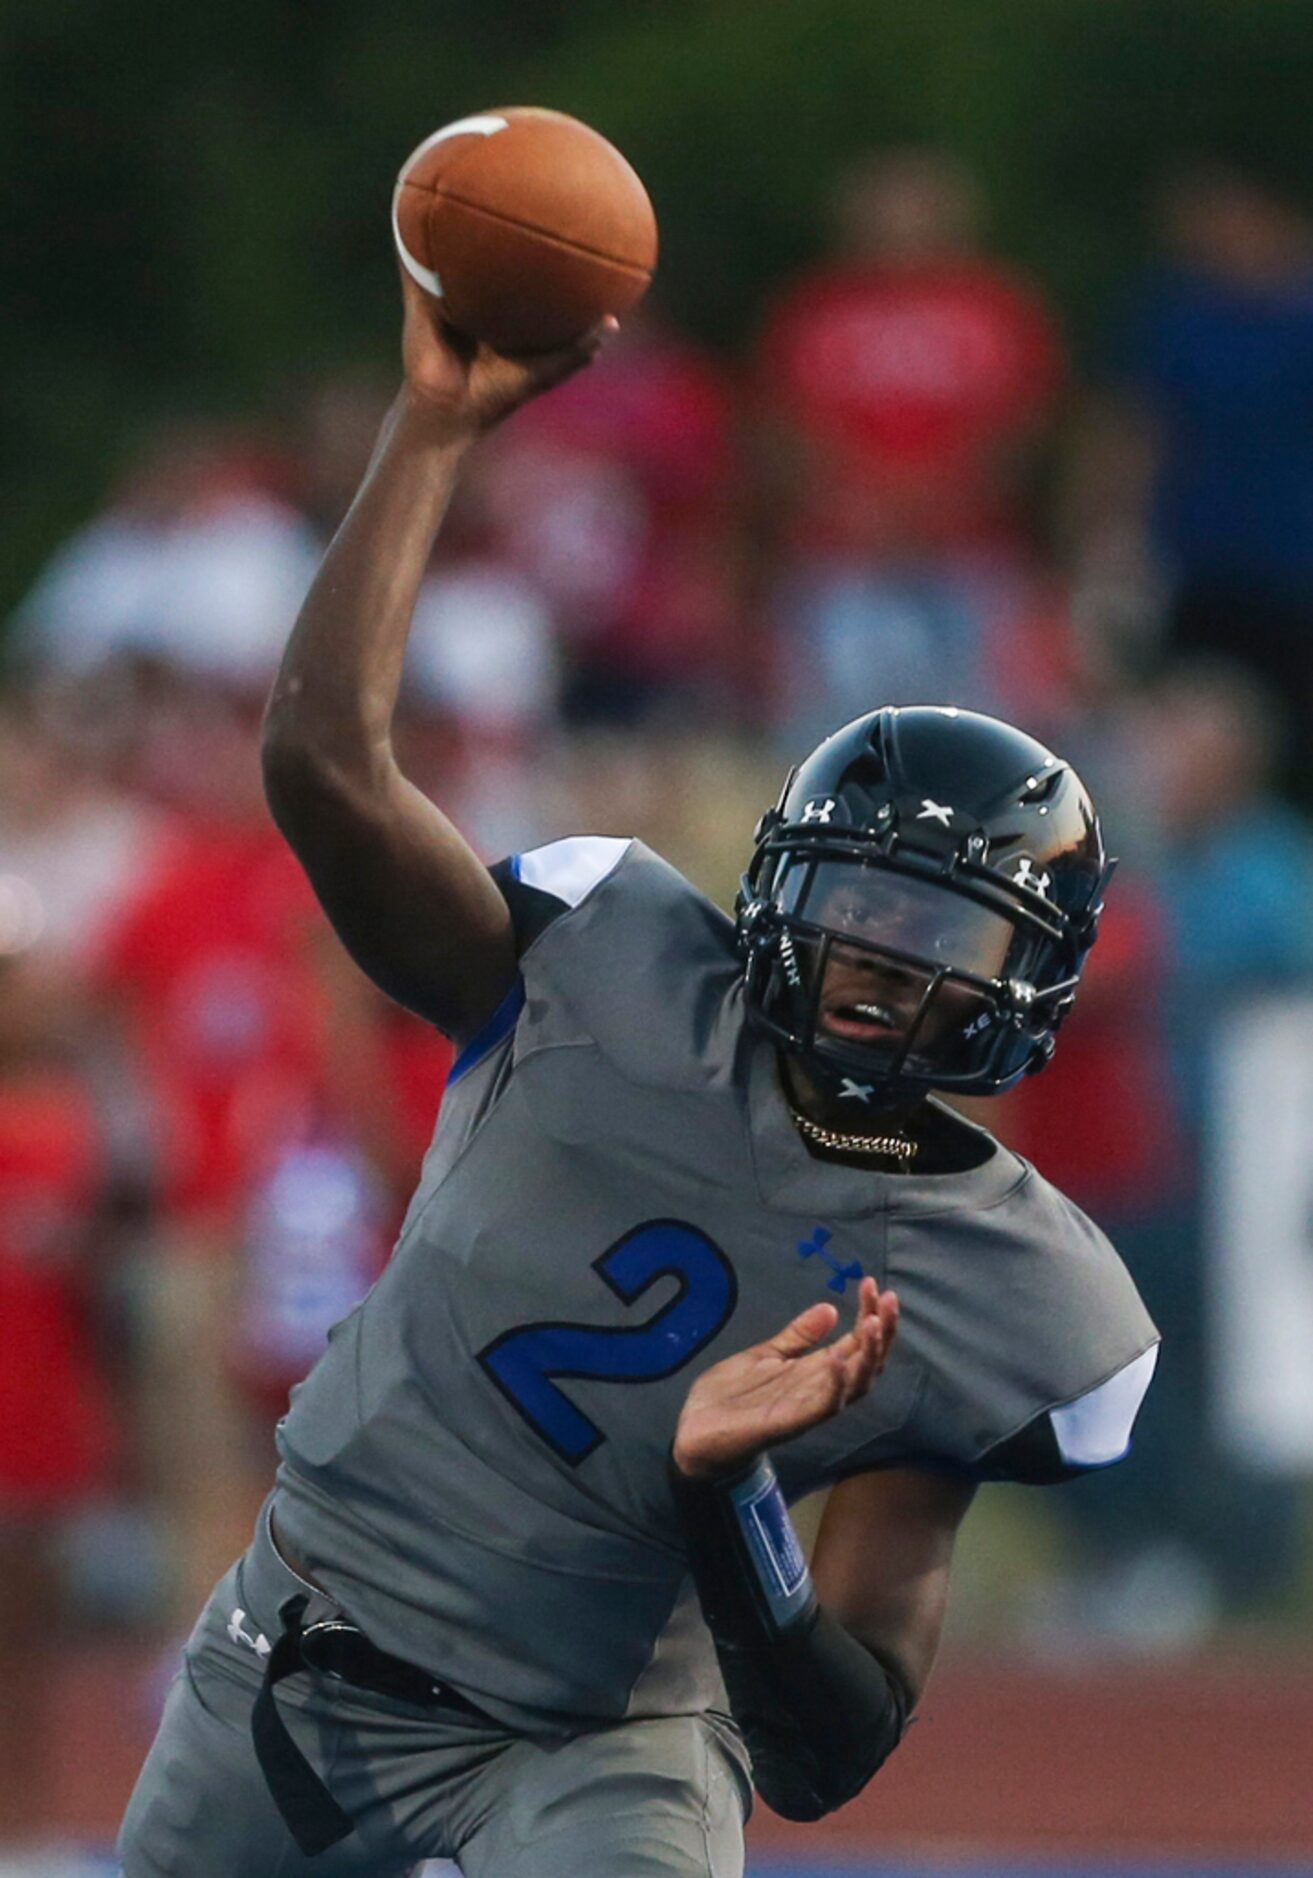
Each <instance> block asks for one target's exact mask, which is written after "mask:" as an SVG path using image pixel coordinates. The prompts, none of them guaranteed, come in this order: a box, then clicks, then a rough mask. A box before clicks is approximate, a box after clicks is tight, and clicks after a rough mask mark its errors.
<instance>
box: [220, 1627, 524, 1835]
mask: <svg viewBox="0 0 1313 1878" xmlns="http://www.w3.org/2000/svg"><path fill="white" fill-rule="evenodd" d="M311 1602H312V1600H311V1598H310V1597H309V1596H308V1595H307V1596H298V1597H292V1598H288V1600H287V1602H286V1603H285V1604H283V1605H282V1606H281V1607H280V1609H279V1613H278V1614H279V1616H280V1617H281V1618H282V1620H283V1632H282V1635H281V1636H280V1637H279V1638H278V1640H277V1642H276V1643H275V1644H274V1646H273V1648H272V1650H271V1651H270V1652H269V1659H268V1662H267V1663H266V1665H265V1673H264V1681H263V1682H262V1683H261V1685H260V1693H259V1694H258V1695H257V1696H256V1698H255V1707H254V1708H253V1709H252V1711H251V1735H252V1738H253V1740H254V1742H255V1756H256V1759H257V1760H258V1761H259V1763H260V1771H261V1772H262V1773H263V1775H264V1777H265V1780H266V1782H267V1783H268V1786H269V1791H270V1793H271V1794H272V1795H273V1799H274V1804H275V1806H277V1808H278V1811H279V1812H280V1813H281V1814H282V1816H283V1820H284V1822H285V1823H286V1826H287V1830H288V1831H289V1832H290V1833H291V1835H292V1837H293V1838H294V1839H295V1840H296V1843H297V1845H298V1846H299V1847H300V1849H301V1851H302V1853H303V1854H304V1856H305V1857H306V1858H313V1857H314V1856H315V1854H316V1853H318V1852H326V1851H327V1850H328V1848H329V1846H330V1845H336V1844H337V1842H338V1840H339V1839H345V1838H346V1837H347V1835H348V1833H350V1832H352V1831H353V1830H354V1825H355V1822H354V1821H353V1820H352V1818H351V1815H350V1814H349V1813H347V1812H345V1811H344V1810H343V1809H342V1807H340V1806H339V1805H338V1803H337V1801H336V1800H335V1799H334V1798H333V1796H332V1794H331V1793H330V1792H329V1791H328V1788H327V1787H326V1786H325V1785H324V1783H323V1781H322V1780H321V1779H320V1778H319V1775H318V1774H317V1773H316V1772H315V1770H314V1768H313V1767H312V1766H311V1765H310V1763H309V1761H308V1760H307V1759H306V1757H305V1755H304V1754H302V1752H301V1750H300V1748H299V1747H297V1745H296V1743H295V1741H293V1739H292V1737H291V1735H290V1734H289V1733H288V1729H287V1724H286V1723H285V1722H284V1720H283V1718H282V1716H281V1715H280V1714H279V1712H278V1704H277V1703H276V1702H275V1701H274V1690H275V1688H276V1687H277V1685H278V1684H279V1683H280V1682H282V1681H283V1680H284V1679H285V1678H286V1677H288V1676H292V1675H295V1674H296V1672H297V1670H299V1669H309V1670H312V1671H313V1672H314V1673H315V1674H316V1675H319V1676H326V1677H328V1678H329V1679H330V1680H331V1681H334V1682H345V1683H350V1684H351V1685H353V1686H354V1687H355V1688H358V1689H369V1690H371V1691H372V1692H373V1693H374V1694H376V1695H384V1696H390V1697H392V1698H393V1699H394V1700H396V1701H400V1702H413V1703H416V1704H418V1705H420V1706H422V1707H426V1708H449V1709H450V1708H454V1709H459V1710H460V1711H461V1712H462V1713H463V1714H467V1715H476V1716H478V1717H479V1719H480V1720H481V1721H487V1720H488V1717H487V1716H486V1715H485V1714H484V1713H483V1710H482V1709H480V1708H476V1707H475V1705H474V1703H473V1702H471V1701H470V1700H469V1698H468V1697H467V1696H463V1695H462V1694H461V1693H460V1691H459V1690H458V1689H453V1688H451V1687H449V1685H448V1684H447V1683H445V1682H435V1681H434V1679H433V1677H432V1676H431V1675H430V1674H429V1672H428V1671H427V1670H426V1669H420V1668H419V1666H418V1665H417V1664H415V1663H405V1662H403V1661H402V1660H401V1658H400V1657H399V1656H389V1655H388V1654H387V1652H386V1650H380V1649H378V1648H377V1647H376V1645H374V1644H372V1643H371V1642H370V1641H369V1638H368V1637H367V1636H366V1635H365V1634H364V1632H363V1631H362V1630H359V1629H357V1627H356V1626H355V1625H354V1624H351V1623H348V1622H347V1621H346V1619H345V1618H344V1617H343V1616H342V1614H341V1612H340V1611H338V1610H337V1609H336V1608H335V1607H334V1606H332V1605H331V1604H330V1603H329V1602H328V1600H326V1599H318V1598H316V1599H314V1600H313V1602H314V1603H315V1604H316V1605H317V1606H321V1607H324V1608H325V1609H326V1615H324V1616H322V1617H318V1618H317V1619H316V1621H315V1622H314V1623H311V1624H306V1623H304V1618H305V1614H306V1609H307V1606H308V1605H309V1604H310V1603H311Z"/></svg>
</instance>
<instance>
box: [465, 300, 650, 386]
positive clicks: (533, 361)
mask: <svg viewBox="0 0 1313 1878" xmlns="http://www.w3.org/2000/svg"><path fill="white" fill-rule="evenodd" d="M619 330H620V322H619V321H618V320H616V319H613V318H612V317H611V315H610V314H608V315H607V317H606V318H605V319H604V320H599V321H598V322H597V324H596V326H592V327H590V328H589V329H588V331H587V332H586V333H581V334H580V335H579V337H578V338H577V339H572V340H571V341H570V343H569V345H565V346H556V347H554V348H553V350H552V351H550V352H528V353H524V352H521V353H517V354H516V355H515V356H514V357H510V356H508V355H506V354H497V353H493V352H489V354H488V357H489V361H490V362H492V361H494V360H495V361H496V362H497V363H498V364H499V365H501V366H503V367H509V368H510V369H511V370H512V371H513V372H514V373H515V374H516V376H517V377H518V379H519V381H520V384H521V385H522V386H523V388H524V389H525V391H526V392H528V391H532V392H539V391H549V390H550V389H551V387H552V386H553V385H559V384H561V383H562V381H563V380H564V379H567V378H572V377H573V376H574V374H575V373H576V372H578V371H582V370H583V368H584V366H585V365H591V364H592V362H593V360H594V359H595V358H596V357H597V355H598V353H599V352H600V351H601V349H602V347H603V346H604V345H605V344H606V342H607V340H608V339H609V338H610V337H611V336H612V334H613V333H618V332H619Z"/></svg>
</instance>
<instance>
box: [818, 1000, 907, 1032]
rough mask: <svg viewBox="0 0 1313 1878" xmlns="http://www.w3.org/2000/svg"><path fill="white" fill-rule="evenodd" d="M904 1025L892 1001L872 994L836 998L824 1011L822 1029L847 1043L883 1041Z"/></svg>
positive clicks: (822, 1012)
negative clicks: (869, 995) (882, 1001)
mask: <svg viewBox="0 0 1313 1878" xmlns="http://www.w3.org/2000/svg"><path fill="white" fill-rule="evenodd" d="M902 1028H903V1020H902V1017H901V1016H900V1014H899V1012H898V1011H897V1010H896V1009H895V1007H894V1006H893V1005H891V1004H882V1003H880V1002H879V1001H878V1000H876V999H873V998H852V999H834V1000H833V1001H827V1003H826V1004H825V1006H824V1008H823V1009H822V1011H821V1029H822V1030H824V1031H826V1032H828V1034H829V1035H830V1036H832V1037H842V1038H843V1039H844V1041H845V1042H846V1043H881V1042H884V1041H887V1039H888V1038H889V1037H891V1036H896V1035H898V1034H899V1033H900V1032H901V1031H902Z"/></svg>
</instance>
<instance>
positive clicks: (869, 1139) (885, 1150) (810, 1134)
mask: <svg viewBox="0 0 1313 1878" xmlns="http://www.w3.org/2000/svg"><path fill="white" fill-rule="evenodd" d="M789 1112H790V1114H791V1115H792V1116H793V1121H794V1126H795V1127H796V1128H797V1130H798V1133H799V1134H800V1135H801V1136H802V1138H803V1140H804V1141H814V1142H815V1143H816V1145H817V1147H818V1148H830V1149H832V1150H834V1151H836V1152H837V1153H840V1154H882V1155H884V1156H885V1158H886V1159H890V1160H895V1161H898V1162H899V1163H901V1165H902V1166H903V1167H910V1166H911V1164H912V1162H913V1161H914V1160H915V1159H916V1152H917V1149H918V1147H919V1146H920V1143H919V1142H916V1141H910V1140H909V1139H908V1137H907V1136H906V1135H845V1134H840V1132H839V1130H838V1129H837V1128H823V1127H822V1126H821V1124H820V1123H819V1122H814V1121H812V1120H811V1118H810V1117H809V1116H806V1115H800V1114H799V1113H798V1111H797V1109H795V1108H791V1109H790V1111H789Z"/></svg>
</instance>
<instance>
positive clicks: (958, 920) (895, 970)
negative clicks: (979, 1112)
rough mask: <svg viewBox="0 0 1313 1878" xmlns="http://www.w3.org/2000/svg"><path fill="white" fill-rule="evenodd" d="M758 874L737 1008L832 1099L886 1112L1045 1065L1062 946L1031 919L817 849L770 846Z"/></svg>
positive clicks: (894, 869) (1071, 985)
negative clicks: (774, 850)
mask: <svg viewBox="0 0 1313 1878" xmlns="http://www.w3.org/2000/svg"><path fill="white" fill-rule="evenodd" d="M768 846H769V844H768ZM836 846H837V844H836ZM760 858H762V859H764V858H765V857H764V856H762V857H760ZM757 871H758V870H756V869H754V873H756V872H757ZM760 872H761V874H762V876H763V878H760V879H759V880H758V881H757V882H756V883H755V884H756V895H757V898H756V913H755V917H754V919H753V920H752V922H751V939H750V945H749V968H748V979H749V994H750V995H749V1002H750V1005H752V1006H753V1008H754V1010H755V1014H756V1016H757V1019H758V1022H759V1023H760V1024H761V1025H762V1027H763V1028H765V1029H766V1030H767V1031H768V1032H769V1033H770V1034H771V1035H773V1036H774V1038H775V1040H776V1042H777V1043H779V1044H780V1045H781V1047H783V1048H784V1049H786V1050H788V1051H789V1052H790V1053H792V1054H794V1055H796V1056H797V1057H798V1058H799V1059H800V1060H801V1062H802V1063H803V1065H804V1067H805V1068H806V1069H807V1070H808V1072H809V1073H810V1074H811V1075H812V1077H813V1078H814V1079H815V1080H817V1081H818V1082H819V1083H821V1084H822V1085H823V1086H825V1087H827V1088H829V1089H830V1090H831V1091H832V1092H834V1093H836V1094H841V1095H857V1096H858V1099H859V1100H860V1101H861V1102H862V1103H863V1105H864V1106H866V1107H868V1108H870V1109H879V1108H882V1107H893V1106H897V1105H899V1104H901V1103H905V1102H906V1101H907V1099H908V1098H909V1097H911V1096H919V1095H922V1094H924V1093H925V1092H926V1091H927V1090H929V1089H932V1088H934V1089H943V1090H947V1091H952V1090H955V1089H956V1090H959V1091H961V1092H963V1093H968V1092H970V1093H986V1092H990V1091H993V1090H996V1089H1000V1088H1003V1087H1006V1085H1007V1084H1008V1083H1010V1082H1012V1081H1014V1080H1015V1079H1016V1078H1017V1077H1018V1076H1019V1075H1021V1074H1022V1073H1023V1072H1024V1071H1025V1070H1026V1069H1028V1068H1030V1067H1038V1066H1039V1064H1040V1063H1041V1062H1043V1061H1044V1060H1047V1055H1048V1049H1049V1047H1051V1046H1050V1045H1049V1044H1048V1041H1047V1038H1048V1033H1050V1032H1051V1031H1052V1029H1053V1027H1054V1025H1055V1023H1056V1021H1057V1018H1058V1016H1059V1014H1060V1010H1061V1008H1062V1006H1063V1005H1064V1004H1065V1003H1069V1002H1070V1000H1071V997H1072V995H1073V994H1074V991H1075V982H1076V981H1075V974H1074V972H1068V971H1059V972H1057V973H1056V974H1055V969H1054V968H1055V964H1056V962H1057V961H1056V958H1055V953H1056V952H1057V951H1058V950H1065V949H1066V948H1065V947H1062V946H1061V943H1060V941H1059V939H1058V937H1057V935H1056V934H1055V933H1054V932H1053V930H1052V928H1051V927H1049V925H1048V922H1047V921H1045V920H1044V919H1042V918H1037V917H1035V916H1034V915H1032V914H1029V913H1028V912H1027V911H1026V910H1025V909H1023V908H1020V907H1018V906H1017V905H1016V904H1015V901H1011V902H1010V901H1009V900H1006V899H1004V898H1003V897H1002V896H1000V895H999V894H998V893H997V892H995V891H991V890H986V889H985V888H983V887H982V888H981V889H979V890H977V891H975V892H973V891H972V890H971V888H970V887H969V886H966V885H965V884H961V885H960V884H958V883H956V882H955V883H954V884H953V885H951V886H950V885H947V884H943V883H942V882H941V881H940V880H937V879H933V878H930V877H927V876H925V875H923V874H921V873H919V872H918V870H916V869H915V868H913V867H909V865H908V862H907V861H906V860H903V861H902V863H901V864H900V865H897V866H894V865H891V864H890V862H889V861H888V859H887V858H886V857H884V856H882V855H879V854H877V853H874V852H868V853H867V854H864V855H862V856H861V857H860V858H855V857H854V856H853V854H852V851H851V849H848V850H847V852H846V853H845V852H843V851H842V850H840V851H838V852H836V851H835V848H832V847H831V845H830V844H829V843H827V842H826V841H825V840H824V839H823V838H822V839H821V840H813V841H809V842H807V843H805V844H798V845H796V846H795V845H792V844H790V845H789V846H783V845H782V848H781V851H780V852H779V853H778V854H777V855H776V856H775V857H774V858H773V865H771V864H769V863H768V865H767V867H766V868H763V869H761V870H760Z"/></svg>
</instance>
